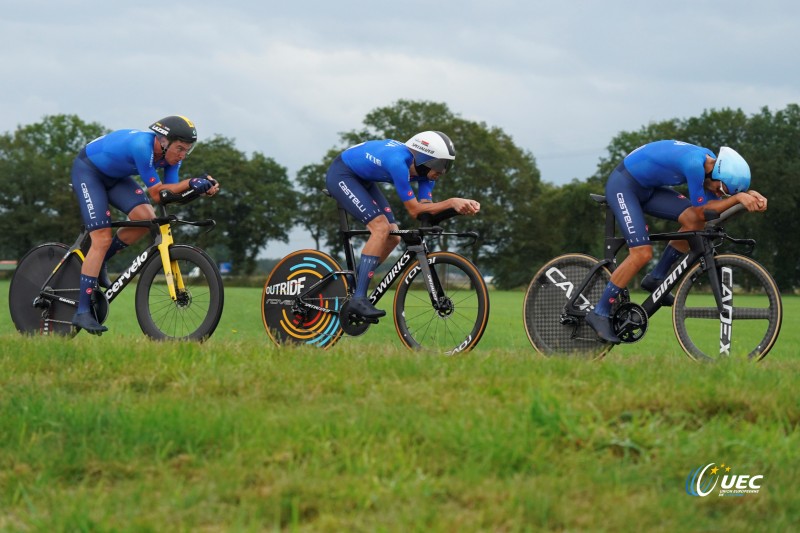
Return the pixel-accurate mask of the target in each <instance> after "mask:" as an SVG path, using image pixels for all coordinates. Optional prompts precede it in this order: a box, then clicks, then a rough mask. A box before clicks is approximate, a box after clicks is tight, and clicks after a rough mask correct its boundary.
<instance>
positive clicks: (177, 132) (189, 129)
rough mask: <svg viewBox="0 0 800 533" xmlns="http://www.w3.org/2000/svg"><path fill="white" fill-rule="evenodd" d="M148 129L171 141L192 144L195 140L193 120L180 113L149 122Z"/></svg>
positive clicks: (195, 132)
mask: <svg viewBox="0 0 800 533" xmlns="http://www.w3.org/2000/svg"><path fill="white" fill-rule="evenodd" d="M150 129H151V130H153V131H154V132H156V133H157V134H159V135H163V136H164V137H166V138H167V140H168V141H169V142H170V143H171V142H173V141H183V142H187V143H192V144H194V143H195V142H197V129H196V128H195V127H194V122H192V121H191V120H189V119H188V118H186V117H184V116H181V115H170V116H168V117H165V118H162V119H161V120H159V121H157V122H153V123H152V124H150Z"/></svg>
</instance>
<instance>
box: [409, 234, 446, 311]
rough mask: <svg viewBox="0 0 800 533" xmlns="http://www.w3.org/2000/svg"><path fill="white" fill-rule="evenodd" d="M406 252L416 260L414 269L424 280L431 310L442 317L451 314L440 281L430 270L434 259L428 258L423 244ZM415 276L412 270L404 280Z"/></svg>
mask: <svg viewBox="0 0 800 533" xmlns="http://www.w3.org/2000/svg"><path fill="white" fill-rule="evenodd" d="M408 252H410V253H412V254H414V255H415V256H416V258H417V263H418V265H417V266H416V267H415V268H418V269H419V270H420V274H422V279H424V280H425V287H426V288H427V289H428V296H429V297H430V299H431V305H432V306H433V308H434V309H436V311H438V313H439V314H440V315H442V316H445V315H449V314H450V313H452V312H453V303H452V302H451V301H450V300H449V298H447V296H445V294H444V289H443V288H442V280H440V279H439V276H438V275H437V274H436V272H435V271H434V269H432V268H431V263H435V262H436V257H428V253H427V252H428V251H427V249H426V246H425V244H424V243H422V244H412V245H409V246H408ZM416 275H419V274H416ZM416 275H415V274H414V271H413V270H412V271H411V272H409V274H408V276H406V279H408V278H414V277H416Z"/></svg>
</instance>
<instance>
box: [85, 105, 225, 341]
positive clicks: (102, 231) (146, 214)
mask: <svg viewBox="0 0 800 533" xmlns="http://www.w3.org/2000/svg"><path fill="white" fill-rule="evenodd" d="M195 142H197V130H196V129H195V127H194V124H193V123H192V121H190V120H189V119H188V118H186V117H182V116H177V115H172V116H169V117H166V118H164V119H162V120H160V121H158V122H154V123H153V124H151V125H150V127H149V129H148V130H146V131H138V130H118V131H114V132H112V133H109V134H108V135H104V136H102V137H99V138H97V139H95V140H93V141H92V142H90V143H89V144H87V145H86V146H85V147H84V148H83V149H82V150H81V151H80V153H79V154H78V157H76V158H75V161H74V162H73V164H72V190H73V191H74V192H75V195H76V196H77V199H78V206H79V207H80V210H81V217H82V218H83V223H84V224H85V225H86V227H87V228H88V229H89V230H90V231H91V233H90V235H91V241H92V242H91V247H90V248H89V251H88V252H87V254H86V258H85V259H84V261H83V266H82V267H81V281H80V287H81V293H80V298H79V301H78V309H77V311H76V312H75V315H74V316H73V318H72V324H73V325H75V326H77V327H80V328H83V329H85V330H86V331H88V332H89V333H92V334H98V333H102V332H104V331H107V330H108V328H106V327H105V326H103V325H101V324H99V323H98V322H97V320H96V319H95V317H94V315H93V313H91V296H92V293H93V291H95V290H96V289H97V284H98V277H99V281H100V285H101V286H103V287H104V288H109V287H110V286H111V283H110V280H109V279H108V275H107V274H106V267H105V264H106V261H108V259H109V258H110V257H111V256H113V255H114V254H115V253H117V252H119V251H120V250H122V249H123V248H125V247H126V246H128V245H129V244H133V243H134V242H135V241H137V240H138V239H140V238H141V237H143V236H144V235H146V234H147V232H148V229H147V228H120V230H119V231H118V232H117V234H116V235H115V236H114V237H113V239H112V231H111V227H110V224H111V211H110V209H109V205H112V206H114V207H116V208H117V209H119V210H120V211H122V212H123V213H125V214H126V215H128V218H130V219H131V220H149V219H151V218H154V217H155V216H156V215H155V211H154V210H153V206H152V205H150V203H149V202H148V199H147V196H146V195H145V194H144V191H143V190H142V188H141V186H140V185H139V184H137V183H136V181H135V180H134V179H133V176H134V175H138V176H140V177H141V179H142V182H143V183H144V185H145V187H146V188H147V192H148V194H149V196H150V198H151V199H152V200H153V201H154V202H158V199H159V193H160V191H161V190H164V189H166V190H168V191H170V192H173V193H181V192H184V191H186V190H188V189H190V188H191V189H194V190H197V191H200V192H203V193H205V194H207V195H209V196H211V195H214V194H216V193H217V192H218V191H219V185H218V184H217V182H216V181H215V180H213V179H212V178H211V176H207V177H204V178H192V179H185V180H183V181H180V180H179V178H178V169H179V168H180V166H181V162H182V161H183V160H184V158H185V157H186V156H187V155H189V154H190V153H191V151H192V149H193V148H194V144H195ZM158 170H162V171H163V175H164V177H163V179H162V178H161V177H159V175H158Z"/></svg>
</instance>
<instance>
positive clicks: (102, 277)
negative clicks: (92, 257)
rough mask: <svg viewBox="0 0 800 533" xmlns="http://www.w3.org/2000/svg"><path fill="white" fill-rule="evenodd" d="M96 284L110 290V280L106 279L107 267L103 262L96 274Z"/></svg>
mask: <svg viewBox="0 0 800 533" xmlns="http://www.w3.org/2000/svg"><path fill="white" fill-rule="evenodd" d="M97 284H98V285H100V286H101V287H102V288H104V289H106V290H108V289H110V288H111V278H109V277H108V267H107V266H106V264H105V262H103V266H101V267H100V273H99V274H97Z"/></svg>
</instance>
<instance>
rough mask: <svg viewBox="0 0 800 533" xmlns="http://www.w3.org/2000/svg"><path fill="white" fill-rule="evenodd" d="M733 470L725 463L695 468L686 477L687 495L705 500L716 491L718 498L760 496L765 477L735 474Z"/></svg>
mask: <svg viewBox="0 0 800 533" xmlns="http://www.w3.org/2000/svg"><path fill="white" fill-rule="evenodd" d="M731 469H732V467H731V466H730V465H726V464H725V463H722V464H720V465H719V466H717V465H716V463H708V464H707V465H705V466H699V467H697V468H695V469H694V470H692V471H691V472H689V475H688V476H687V477H686V494H688V495H689V496H697V497H700V498H704V497H706V496H709V495H711V494H712V493H713V492H714V490H715V489H717V490H718V496H746V495H748V494H758V492H759V491H760V490H761V483H762V481H763V480H764V476H762V475H756V476H753V475H749V474H748V475H742V474H734V473H732V472H731ZM717 484H719V487H717Z"/></svg>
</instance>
